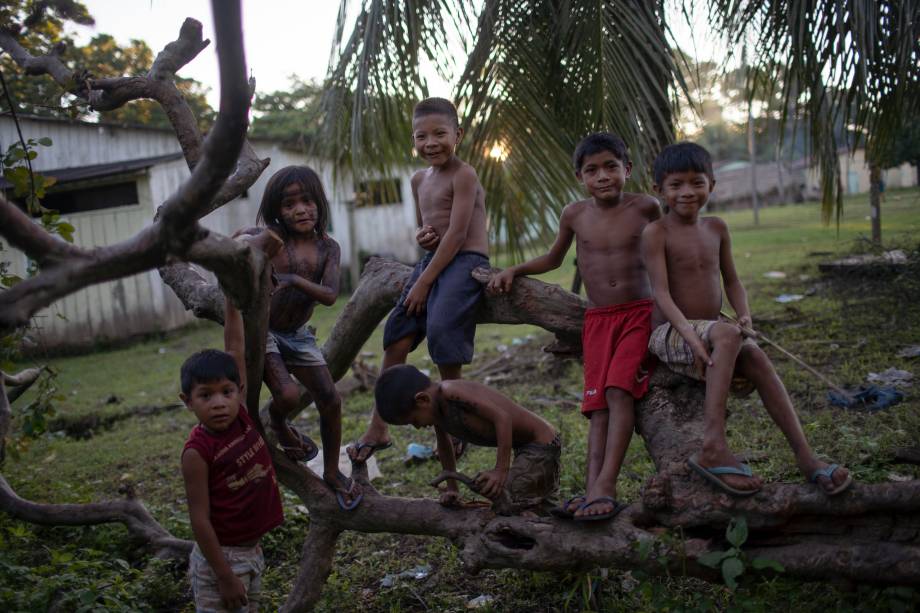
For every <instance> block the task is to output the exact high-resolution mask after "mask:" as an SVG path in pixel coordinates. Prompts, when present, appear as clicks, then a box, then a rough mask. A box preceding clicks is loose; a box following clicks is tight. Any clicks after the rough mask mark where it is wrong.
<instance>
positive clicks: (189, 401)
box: [179, 378, 240, 432]
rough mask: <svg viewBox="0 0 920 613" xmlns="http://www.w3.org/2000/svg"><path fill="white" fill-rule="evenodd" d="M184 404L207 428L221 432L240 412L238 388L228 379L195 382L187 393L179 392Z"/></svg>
mask: <svg viewBox="0 0 920 613" xmlns="http://www.w3.org/2000/svg"><path fill="white" fill-rule="evenodd" d="M179 398H181V399H182V402H184V403H185V406H186V407H187V408H188V409H189V410H190V411H191V412H193V413H194V414H195V417H197V418H198V421H199V422H201V424H202V425H204V426H205V427H206V428H208V429H209V430H213V431H214V432H223V431H224V430H226V429H227V428H229V427H230V425H231V424H232V423H233V422H234V421H236V417H237V415H239V412H240V388H239V386H238V385H237V384H236V383H234V382H233V381H231V380H230V379H226V378H224V379H218V380H216V381H205V382H200V383H195V384H194V385H192V389H191V390H190V391H189V393H188V395H186V394H179Z"/></svg>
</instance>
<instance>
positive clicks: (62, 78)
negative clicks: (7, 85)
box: [0, 28, 79, 95]
mask: <svg viewBox="0 0 920 613" xmlns="http://www.w3.org/2000/svg"><path fill="white" fill-rule="evenodd" d="M0 49H3V50H4V51H6V52H7V53H9V54H10V57H11V58H13V61H14V62H16V63H17V64H19V65H20V66H21V67H22V68H23V70H25V72H26V74H28V75H33V76H36V75H42V74H47V75H49V76H50V77H51V78H52V79H54V80H55V82H56V83H57V84H58V85H60V86H61V87H62V88H64V89H65V90H66V91H69V92H71V93H73V94H77V95H79V93H78V88H77V87H75V86H76V85H79V84H78V83H77V81H76V80H75V78H74V73H73V71H71V70H70V69H69V68H67V66H65V65H64V63H63V62H62V61H61V59H60V55H61V53H63V51H64V44H63V43H59V44H58V45H56V46H55V47H54V49H52V50H51V53H49V54H47V55H41V56H38V57H35V56H33V55H32V54H31V53H29V52H28V51H26V50H25V48H24V47H23V46H22V45H20V44H19V41H18V40H17V39H16V36H15V35H14V34H13V33H12V32H10V31H9V30H7V29H5V28H0Z"/></svg>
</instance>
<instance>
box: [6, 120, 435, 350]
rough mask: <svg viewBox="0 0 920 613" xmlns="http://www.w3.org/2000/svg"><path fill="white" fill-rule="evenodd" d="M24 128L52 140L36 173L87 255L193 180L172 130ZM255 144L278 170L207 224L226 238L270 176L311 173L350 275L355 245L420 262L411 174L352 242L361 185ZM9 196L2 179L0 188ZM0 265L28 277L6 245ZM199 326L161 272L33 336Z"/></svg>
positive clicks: (87, 338) (86, 303)
mask: <svg viewBox="0 0 920 613" xmlns="http://www.w3.org/2000/svg"><path fill="white" fill-rule="evenodd" d="M20 125H21V128H22V131H23V136H24V137H25V138H26V139H30V138H34V139H39V138H42V137H48V138H51V140H52V143H53V144H52V146H51V147H39V148H38V154H39V155H38V157H37V158H36V159H35V160H34V161H33V168H34V170H35V171H36V172H40V173H42V174H44V175H48V176H53V177H56V179H57V183H56V184H55V186H54V187H53V188H52V189H51V190H49V193H48V195H47V197H46V198H45V200H44V201H43V203H44V204H45V206H47V207H48V208H56V209H58V210H60V211H61V213H62V217H64V218H65V219H66V220H67V221H68V222H70V223H71V224H72V225H73V226H74V228H75V231H74V242H75V243H76V244H77V245H80V246H82V247H97V246H104V245H112V244H115V243H118V242H120V241H123V240H126V239H128V238H130V237H132V236H134V235H135V234H137V232H139V231H140V230H141V229H143V228H144V227H145V226H147V225H148V224H150V223H151V221H152V219H153V215H154V213H155V212H156V209H157V207H158V206H159V205H160V204H162V203H163V202H164V201H165V200H166V199H167V198H168V197H169V196H170V195H171V194H172V193H174V192H175V191H176V189H177V188H178V187H179V186H180V185H181V183H182V182H183V181H185V180H186V179H187V178H188V177H189V170H188V167H187V165H186V163H185V160H184V158H183V157H182V154H181V150H180V147H179V144H178V142H177V141H176V137H175V135H174V134H173V132H172V131H170V130H164V129H157V128H147V127H137V126H131V127H125V126H118V125H108V124H99V123H88V122H80V121H67V120H59V119H47V118H34V117H26V118H20ZM18 140H19V137H18V135H17V133H16V126H15V124H14V122H13V120H12V118H10V117H9V116H0V151H6V149H7V148H8V147H9V146H10V145H11V144H14V143H15V142H18ZM252 145H253V147H254V148H255V150H256V153H257V154H258V155H259V157H262V158H264V157H269V158H271V164H270V165H269V166H268V168H267V169H266V170H265V172H263V173H262V175H261V176H260V177H259V179H258V180H257V181H256V182H255V184H253V186H252V187H251V188H250V189H249V190H248V192H247V193H246V194H245V195H244V196H243V197H240V198H238V199H236V200H234V201H232V202H229V203H227V204H226V205H224V206H223V207H221V208H220V209H218V210H217V211H215V212H213V213H211V214H210V215H208V216H207V217H205V218H204V219H203V220H202V224H203V225H205V226H206V227H208V228H210V229H212V230H214V231H216V232H220V233H221V234H227V235H229V234H231V233H232V232H233V231H235V230H236V229H238V228H242V227H247V226H252V225H254V224H255V219H256V212H257V211H258V208H259V203H260V202H261V199H262V192H263V191H264V189H265V185H266V183H267V182H268V179H269V177H271V175H272V174H273V173H274V172H275V171H277V170H278V169H280V168H282V167H284V166H287V165H291V164H307V165H309V166H312V167H313V168H314V169H315V170H316V171H317V172H318V173H319V174H320V176H321V177H322V179H323V185H324V186H325V188H326V194H327V197H328V199H329V203H330V209H331V210H330V213H331V215H330V217H331V226H332V229H331V232H330V234H331V235H332V237H333V238H335V240H337V241H338V242H339V245H340V246H341V251H342V270H343V271H347V270H348V266H349V256H350V253H351V252H352V249H351V247H352V241H353V240H354V241H356V242H357V245H356V246H357V250H358V251H359V252H360V253H362V254H384V255H390V256H393V257H395V258H397V259H399V260H402V261H406V262H410V261H413V260H414V259H415V258H416V257H417V255H418V253H417V247H416V245H415V240H414V230H415V205H414V203H413V201H412V191H411V187H410V184H409V179H410V176H411V171H409V170H407V171H405V172H402V173H398V174H397V175H396V176H393V177H389V178H387V179H386V182H387V183H388V184H389V185H390V186H392V189H390V190H385V191H386V193H385V194H377V197H376V198H375V197H371V198H363V199H359V200H360V202H359V205H358V206H357V207H356V208H355V209H354V228H355V232H354V236H351V235H350V233H349V231H348V228H349V224H348V206H349V204H350V203H351V202H353V201H354V199H355V185H354V182H353V181H352V179H351V177H350V175H348V174H347V173H340V174H339V180H338V181H337V182H333V169H332V167H331V164H327V163H324V162H323V161H321V160H317V159H312V158H308V157H307V156H305V155H304V154H303V153H301V152H299V151H295V150H291V149H289V148H285V147H284V146H283V145H281V144H280V143H277V142H274V141H261V140H255V141H252ZM9 187H10V186H9V184H8V183H6V182H4V181H2V180H0V189H5V190H8V189H9ZM0 261H6V262H8V263H9V272H11V273H13V274H17V275H19V276H25V275H26V274H27V271H28V267H29V262H28V259H27V258H26V256H25V254H23V253H21V252H19V251H17V250H15V249H12V248H10V247H9V245H3V251H0ZM194 319H195V317H194V315H192V314H191V313H189V312H187V311H186V310H185V308H184V307H183V306H182V303H181V302H180V301H179V300H178V298H176V297H175V295H173V293H172V290H171V289H169V288H168V287H167V286H166V285H164V284H163V282H162V281H161V279H160V276H159V274H158V273H157V271H155V270H154V271H148V272H145V273H141V274H138V275H135V276H133V277H128V278H124V279H119V280H117V281H111V282H107V283H101V284H98V285H95V286H91V287H88V288H85V289H83V290H80V291H78V292H75V293H73V294H71V295H70V296H67V297H65V298H63V299H61V300H59V301H57V302H56V303H54V304H52V305H51V306H50V307H49V308H48V309H45V310H43V311H42V312H40V313H39V314H38V315H37V316H36V320H35V324H36V330H35V333H34V335H35V336H37V337H38V338H39V339H40V341H41V344H42V345H43V346H44V347H46V348H52V347H55V346H64V345H67V346H70V345H89V344H92V343H93V342H95V341H99V340H117V339H121V338H125V337H129V336H132V335H136V334H144V333H150V332H158V331H165V330H170V329H173V328H176V327H179V326H181V325H184V324H186V323H189V322H191V321H193V320H194Z"/></svg>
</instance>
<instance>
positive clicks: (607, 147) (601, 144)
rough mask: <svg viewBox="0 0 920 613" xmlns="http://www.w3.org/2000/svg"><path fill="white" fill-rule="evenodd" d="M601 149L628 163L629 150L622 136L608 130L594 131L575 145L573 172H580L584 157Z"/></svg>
mask: <svg viewBox="0 0 920 613" xmlns="http://www.w3.org/2000/svg"><path fill="white" fill-rule="evenodd" d="M601 151H609V152H610V153H612V154H613V155H614V157H616V158H617V159H618V160H620V161H621V162H623V163H624V164H629V151H627V149H626V143H625V142H623V139H622V138H620V137H619V136H617V135H616V134H612V133H610V132H595V133H593V134H588V135H587V136H586V137H584V138H583V139H581V142H580V143H578V146H577V147H575V154H574V155H573V156H572V162H573V163H574V164H575V172H581V166H582V164H584V163H585V158H586V157H588V156H589V155H594V154H595V153H600V152H601Z"/></svg>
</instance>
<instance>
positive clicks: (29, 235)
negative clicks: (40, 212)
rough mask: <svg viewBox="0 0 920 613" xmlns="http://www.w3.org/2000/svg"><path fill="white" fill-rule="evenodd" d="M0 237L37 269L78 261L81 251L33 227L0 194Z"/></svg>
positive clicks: (22, 214)
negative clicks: (34, 264) (32, 262)
mask: <svg viewBox="0 0 920 613" xmlns="http://www.w3.org/2000/svg"><path fill="white" fill-rule="evenodd" d="M0 235H2V236H3V238H5V239H6V240H7V242H8V243H9V244H10V246H11V247H15V248H16V249H19V250H20V251H22V252H23V253H25V254H26V255H27V256H29V257H30V258H32V259H33V260H35V261H36V262H38V265H39V266H47V265H49V264H52V263H58V262H62V261H66V260H68V259H71V258H81V257H84V256H85V255H86V252H85V251H84V250H83V249H80V248H79V247H77V246H75V245H71V244H70V243H68V242H67V241H64V240H62V239H60V238H58V237H56V236H52V235H51V234H49V233H48V232H47V231H45V229H44V228H42V227H41V226H39V225H38V224H36V223H34V222H33V221H32V220H31V219H30V218H29V216H28V215H26V214H25V213H24V212H23V211H22V210H21V209H20V208H19V207H18V206H16V205H15V204H13V203H12V202H10V201H9V200H7V199H6V197H5V196H4V195H3V194H2V193H0Z"/></svg>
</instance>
